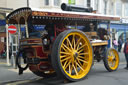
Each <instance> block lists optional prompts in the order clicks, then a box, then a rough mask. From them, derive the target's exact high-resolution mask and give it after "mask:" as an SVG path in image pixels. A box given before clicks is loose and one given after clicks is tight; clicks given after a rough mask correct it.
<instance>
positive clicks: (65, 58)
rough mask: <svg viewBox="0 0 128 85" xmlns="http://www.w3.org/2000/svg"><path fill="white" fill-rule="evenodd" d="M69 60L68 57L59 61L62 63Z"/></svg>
mask: <svg viewBox="0 0 128 85" xmlns="http://www.w3.org/2000/svg"><path fill="white" fill-rule="evenodd" d="M69 59H70V57H67V58H64V59H61V62H64V61H66V60H69Z"/></svg>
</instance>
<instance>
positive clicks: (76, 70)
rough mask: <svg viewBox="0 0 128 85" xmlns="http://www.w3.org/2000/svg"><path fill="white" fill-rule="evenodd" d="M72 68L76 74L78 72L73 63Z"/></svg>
mask: <svg viewBox="0 0 128 85" xmlns="http://www.w3.org/2000/svg"><path fill="white" fill-rule="evenodd" d="M73 68H74V70H75V73H76V75H78V72H77V70H76V68H75V66H74V64H73Z"/></svg>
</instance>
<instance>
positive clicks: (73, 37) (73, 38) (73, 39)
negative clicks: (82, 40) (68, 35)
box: [72, 34, 75, 49]
mask: <svg viewBox="0 0 128 85" xmlns="http://www.w3.org/2000/svg"><path fill="white" fill-rule="evenodd" d="M72 46H73V48H74V49H75V34H73V36H72Z"/></svg>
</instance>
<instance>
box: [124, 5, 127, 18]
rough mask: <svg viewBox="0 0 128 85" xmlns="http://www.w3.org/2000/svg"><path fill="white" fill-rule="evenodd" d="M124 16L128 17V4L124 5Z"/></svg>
mask: <svg viewBox="0 0 128 85" xmlns="http://www.w3.org/2000/svg"><path fill="white" fill-rule="evenodd" d="M124 11H125V16H128V3H125V9H124Z"/></svg>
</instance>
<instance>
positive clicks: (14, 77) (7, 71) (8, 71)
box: [0, 53, 128, 85]
mask: <svg viewBox="0 0 128 85" xmlns="http://www.w3.org/2000/svg"><path fill="white" fill-rule="evenodd" d="M119 56H120V65H119V69H120V71H124V72H127V70H124V69H123V68H124V67H125V65H126V61H125V56H124V54H123V53H119ZM99 69H100V70H102V71H103V70H104V71H106V69H105V68H104V65H103V62H100V63H95V65H94V67H93V68H92V71H91V75H89V76H92V75H96V74H95V73H98V74H100V73H101V74H102V71H101V72H100V73H99V71H100V70H99ZM121 69H122V70H121ZM104 71H103V72H104ZM107 73H108V74H107V75H108V77H110V79H111V77H112V76H111V75H110V74H111V73H110V74H109V72H107ZM123 75H124V76H125V74H123ZM97 76H98V75H97ZM119 77H120V76H119ZM110 79H109V78H108V80H110ZM127 79H128V78H127ZM40 80H41V81H40ZM54 80H56V79H52V81H53V82H55V81H54ZM57 80H58V79H57ZM33 81H36V82H38V83H39V82H43V81H44V82H45V83H46V81H45V80H43V81H42V78H41V77H38V76H36V75H34V74H33V73H32V72H31V71H30V70H29V69H27V70H26V71H25V72H24V74H22V75H20V76H19V75H18V69H14V68H13V67H12V66H7V65H6V61H5V59H0V85H4V84H6V85H20V84H21V85H22V84H23V83H24V84H25V83H27V84H25V85H32V84H28V82H33ZM52 81H51V82H52ZM110 81H111V80H110ZM44 82H43V83H44ZM48 82H49V80H48ZM48 82H47V83H48ZM57 82H59V81H57ZM61 82H62V80H61ZM112 82H113V81H112ZM125 82H126V81H125ZM89 83H93V82H89ZM33 85H34V84H33ZM45 85H47V84H45ZM48 85H54V84H53V83H52V84H48ZM90 85H92V84H90ZM99 85H101V84H100V83H99ZM102 85H103V84H102ZM117 85H118V84H117ZM122 85H123V84H122ZM124 85H125V84H124Z"/></svg>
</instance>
